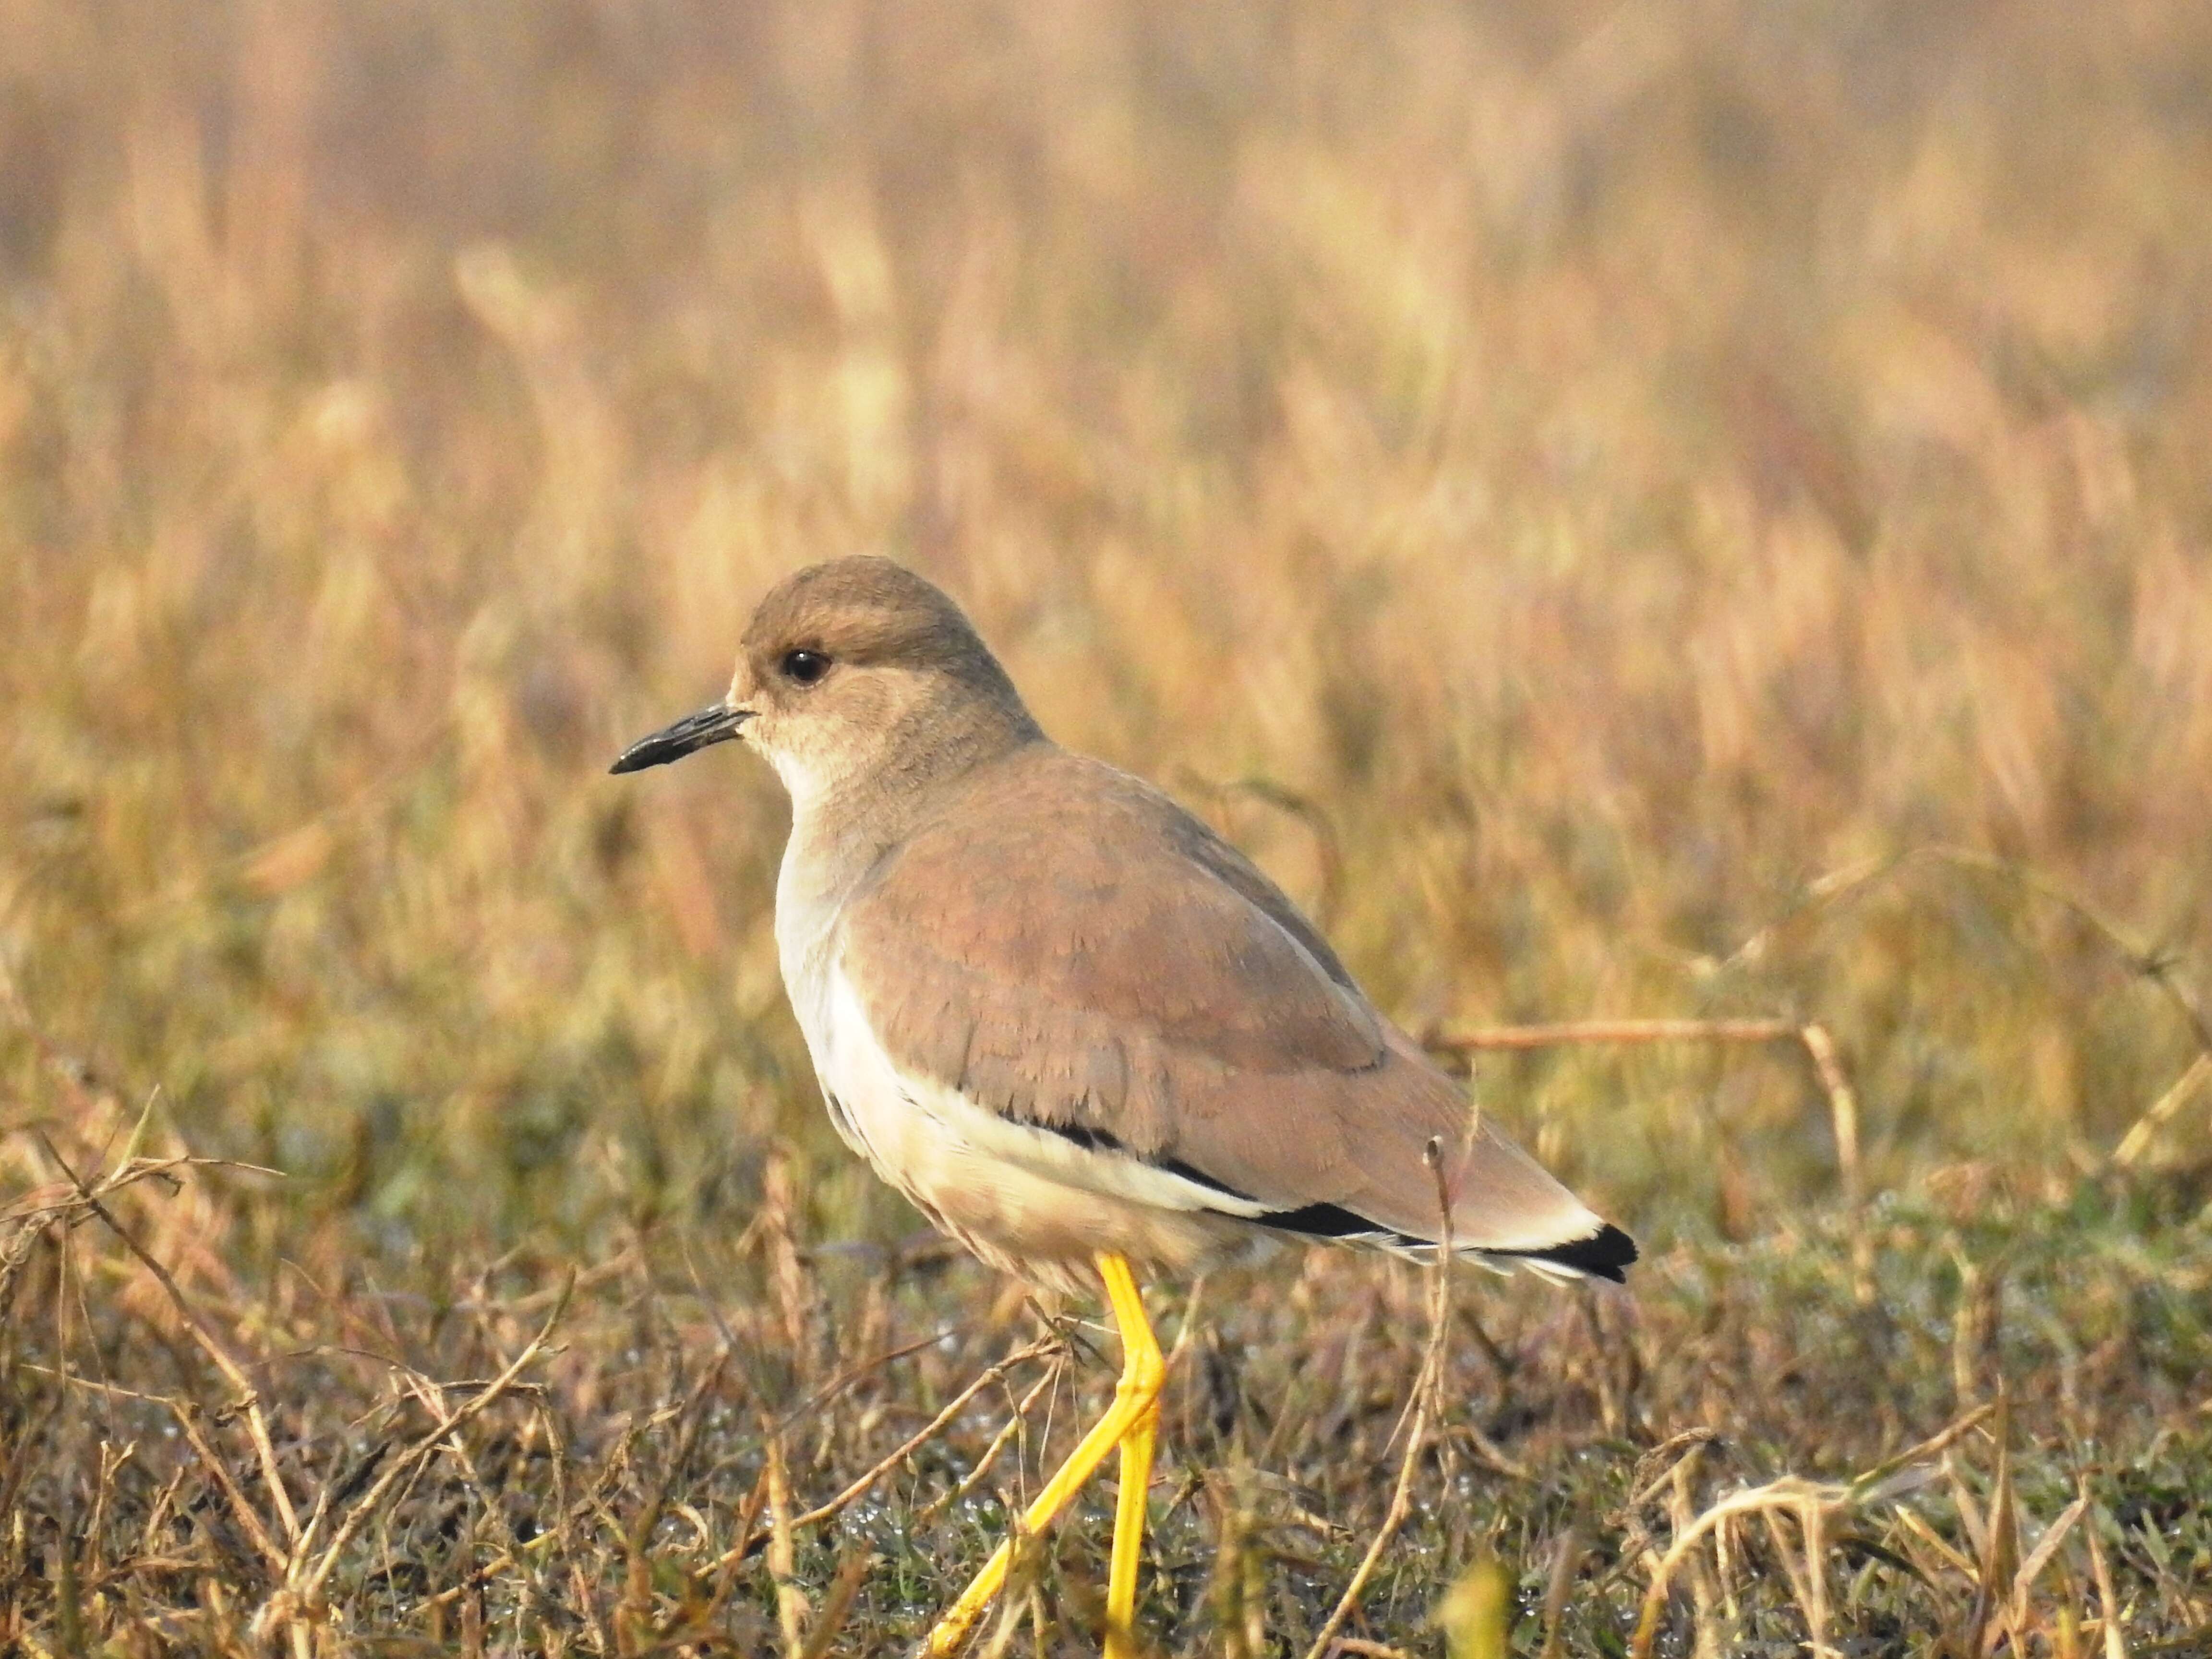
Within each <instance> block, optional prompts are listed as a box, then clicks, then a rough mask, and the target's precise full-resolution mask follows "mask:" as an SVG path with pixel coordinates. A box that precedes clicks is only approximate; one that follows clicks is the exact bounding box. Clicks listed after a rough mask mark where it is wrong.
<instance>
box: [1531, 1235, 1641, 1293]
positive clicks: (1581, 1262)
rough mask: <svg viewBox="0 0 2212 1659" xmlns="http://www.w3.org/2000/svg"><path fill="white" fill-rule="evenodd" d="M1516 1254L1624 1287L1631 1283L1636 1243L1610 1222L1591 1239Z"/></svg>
mask: <svg viewBox="0 0 2212 1659" xmlns="http://www.w3.org/2000/svg"><path fill="white" fill-rule="evenodd" d="M1514 1254H1515V1255H1521V1256H1524V1257H1527V1258H1528V1259H1529V1260H1531V1261H1553V1262H1557V1263H1558V1264H1559V1266H1560V1267H1571V1268H1573V1269H1574V1270H1575V1271H1576V1272H1577V1273H1588V1274H1589V1276H1590V1277H1591V1278H1592V1279H1611V1280H1612V1281H1613V1283H1614V1284H1616V1285H1625V1284H1626V1283H1627V1282H1628V1273H1627V1271H1626V1269H1627V1268H1628V1266H1629V1264H1630V1263H1632V1262H1633V1261H1635V1260H1636V1241H1635V1240H1634V1239H1632V1238H1631V1237H1629V1236H1628V1235H1627V1234H1626V1233H1625V1232H1623V1231H1620V1228H1618V1227H1616V1226H1614V1225H1613V1224H1612V1223H1611V1222H1610V1221H1608V1222H1607V1223H1606V1224H1605V1225H1603V1226H1601V1227H1600V1228H1599V1229H1598V1230H1597V1231H1595V1232H1594V1233H1592V1234H1591V1235H1590V1236H1589V1237H1588V1238H1577V1239H1576V1240H1574V1241H1573V1242H1571V1243H1566V1244H1554V1245H1553V1247H1552V1248H1551V1249H1548V1250H1516V1251H1515V1252H1514Z"/></svg>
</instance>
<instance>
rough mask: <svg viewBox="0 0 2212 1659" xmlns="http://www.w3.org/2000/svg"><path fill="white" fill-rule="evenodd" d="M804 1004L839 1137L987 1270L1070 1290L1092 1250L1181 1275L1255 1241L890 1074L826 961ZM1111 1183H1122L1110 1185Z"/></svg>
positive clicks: (1236, 1224) (1039, 1134)
mask: <svg viewBox="0 0 2212 1659" xmlns="http://www.w3.org/2000/svg"><path fill="white" fill-rule="evenodd" d="M809 1001H810V1002H811V1004H812V1006H810V1007H808V1008H805V1009H804V1010H802V1012H801V1013H800V1025H801V1028H802V1029H803V1030H805V1034H806V1039H807V1046H808V1048H809V1049H810V1051H811V1054H812V1055H813V1059H814V1067H815V1072H816V1074H817V1077H818V1079H820V1082H821V1085H822V1092H823V1097H824V1099H825V1100H826V1102H827V1103H828V1105H829V1115H830V1121H832V1123H833V1124H835V1126H836V1129H837V1133H838V1134H839V1135H840V1136H841V1137H842V1139H844V1141H845V1143H846V1144H847V1145H848V1146H851V1147H852V1148H853V1150H854V1151H855V1152H859V1153H860V1155H861V1156H862V1157H863V1158H866V1159H867V1160H868V1162H869V1164H871V1165H872V1166H873V1168H874V1169H875V1170H876V1172H877V1173H878V1175H880V1176H882V1177H883V1178H884V1180H885V1181H886V1182H889V1183H890V1185H891V1186H892V1187H894V1188H896V1189H897V1190H898V1191H899V1192H900V1193H901V1194H903V1195H904V1196H905V1198H906V1199H907V1200H908V1201H909V1202H910V1203H912V1204H913V1205H914V1206H915V1208H916V1209H918V1210H920V1211H921V1212H922V1213H923V1214H924V1215H925V1216H927V1217H928V1218H929V1220H930V1221H931V1223H932V1224H933V1225H935V1226H936V1227H937V1228H938V1229H939V1231H943V1232H945V1233H948V1234H950V1235H951V1237H954V1238H955V1239H957V1240H958V1241H959V1242H960V1243H962V1244H963V1245H965V1246H966V1247H967V1248H968V1249H970V1250H972V1251H973V1252H975V1255H979V1256H981V1258H982V1259H983V1260H984V1261H987V1262H988V1263H990V1264H991V1265H992V1266H993V1267H998V1268H1000V1269H1002V1270H1003V1271H1006V1272H1010V1273H1016V1274H1018V1275H1020V1276H1022V1277H1024V1278H1028V1279H1036V1280H1040V1281H1042V1282H1044V1283H1047V1284H1051V1285H1058V1286H1060V1287H1063V1288H1071V1289H1072V1288H1074V1287H1075V1286H1076V1285H1078V1284H1079V1282H1082V1281H1085V1280H1087V1279H1089V1277H1090V1264H1091V1261H1093V1260H1094V1259H1095V1258H1096V1257H1097V1255H1100V1254H1101V1253H1102V1252H1106V1251H1112V1252H1116V1253H1118V1254H1120V1255H1125V1256H1127V1257H1128V1258H1129V1259H1130V1260H1131V1261H1134V1262H1136V1263H1138V1264H1139V1266H1140V1267H1146V1268H1148V1269H1150V1270H1152V1271H1155V1272H1168V1273H1190V1272H1195V1271H1200V1270H1202V1269H1203V1268H1205V1267H1207V1266H1210V1265H1212V1264H1213V1263H1215V1262H1218V1261H1222V1260H1224V1259H1225V1258H1227V1257H1229V1256H1232V1255H1237V1254H1240V1253H1243V1252H1245V1251H1248V1250H1249V1249H1253V1248H1254V1247H1255V1245H1256V1244H1259V1243H1261V1239H1260V1237H1259V1236H1257V1235H1255V1233H1253V1231H1251V1230H1250V1229H1249V1228H1248V1227H1247V1226H1245V1225H1243V1224H1242V1218H1238V1217H1235V1216H1232V1215H1228V1214H1223V1213H1219V1212H1215V1211H1212V1210H1209V1209H1206V1208H1203V1207H1200V1206H1196V1205H1194V1204H1193V1203H1192V1202H1191V1201H1190V1199H1191V1194H1190V1193H1188V1192H1186V1191H1185V1190H1183V1188H1184V1183H1182V1182H1180V1181H1179V1180H1177V1179H1176V1178H1174V1177H1170V1176H1162V1175H1158V1174H1157V1173H1155V1172H1150V1171H1146V1170H1144V1169H1143V1168H1142V1166H1133V1167H1132V1168H1131V1169H1129V1170H1101V1169H1093V1168H1087V1167H1082V1168H1079V1167H1077V1165H1076V1163H1075V1160H1078V1159H1085V1158H1095V1157H1096V1156H1097V1155H1096V1154H1094V1153H1091V1152H1086V1151H1085V1149H1084V1148H1083V1147H1080V1146H1077V1145H1076V1144H1075V1143H1073V1142H1072V1141H1067V1140H1065V1139H1063V1138H1061V1137H1060V1136H1058V1135H1055V1134H1054V1133H1051V1132H1050V1131H1048V1130H1042V1129H1036V1128H1032V1127H1027V1126H1024V1125H1020V1124H1014V1123H1009V1122H1007V1121H1005V1120H1004V1119H1001V1118H1000V1117H999V1116H998V1115H996V1114H995V1113H993V1112H991V1111H989V1110H988V1109H986V1108H984V1107H982V1106H981V1105H979V1104H977V1103H975V1102H973V1101H970V1100H968V1099H967V1098H966V1097H964V1096H962V1095H960V1094H958V1093H957V1091H954V1090H952V1089H950V1088H948V1087H946V1086H945V1085H942V1084H937V1083H933V1082H929V1081H926V1080H921V1079H913V1078H908V1077H906V1076H904V1075H902V1073H901V1072H900V1070H899V1068H898V1066H896V1063H895V1062H894V1061H893V1060H891V1058H890V1054H887V1053H886V1052H885V1050H884V1047H883V1045H882V1043H881V1042H878V1040H877V1038H876V1036H875V1033H874V1032H873V1031H872V1030H871V1029H870V1028H869V1026H868V1024H867V1021H866V1017H865V1015H864V1014H863V1013H862V1012H861V1010H860V1002H859V1000H858V998H857V997H856V996H855V995H854V994H853V991H852V987H850V985H849V984H848V983H847V982H846V981H845V980H844V977H843V975H842V974H841V973H839V972H837V971H836V969H834V968H832V969H830V971H829V972H828V973H827V974H825V975H823V977H822V981H821V987H820V990H819V993H818V994H817V995H816V996H814V997H811V998H810V999H809ZM1063 1165H1064V1167H1062V1166H1063ZM1117 1182H1118V1183H1119V1184H1120V1185H1121V1187H1122V1188H1123V1190H1111V1189H1110V1188H1113V1187H1115V1185H1116V1184H1117ZM1102 1185H1103V1186H1105V1187H1107V1188H1109V1190H1099V1188H1100V1187H1101V1186H1102Z"/></svg>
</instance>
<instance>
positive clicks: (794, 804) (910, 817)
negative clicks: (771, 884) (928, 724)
mask: <svg viewBox="0 0 2212 1659" xmlns="http://www.w3.org/2000/svg"><path fill="white" fill-rule="evenodd" d="M1014 714H1016V715H1017V716H1018V718H1013V719H1002V720H993V721H989V722H984V721H977V722H975V723H974V724H972V725H970V726H966V727H964V728H963V727H955V728H951V729H948V728H947V727H946V726H944V725H942V724H940V725H939V726H936V727H935V729H934V731H933V736H932V740H931V741H930V742H928V743H927V744H916V743H908V742H902V741H901V738H902V733H900V732H896V731H894V732H888V733H885V734H884V736H885V738H886V739H887V740H886V741H885V742H884V744H883V745H882V747H881V750H880V751H879V752H878V755H877V756H876V757H873V758H872V762H871V763H868V764H866V765H862V766H856V767H854V768H851V769H844V770H841V771H839V772H836V773H831V774H827V775H821V774H817V775H813V776H811V777H809V778H806V779H804V780H793V779H789V778H787V780H786V782H787V784H788V785H790V786H791V840H790V842H789V844H788V845H787V847H786V848H785V850H784V867H783V874H782V877H781V880H780V881H779V883H778V885H777V890H776V906H777V909H778V912H779V923H778V925H779V927H781V925H782V922H781V912H783V911H784V910H785V909H786V908H787V907H803V908H805V909H807V910H810V911H831V910H834V909H836V908H837V907H838V906H840V905H842V903H843V902H844V900H845V899H846V897H847V896H849V895H850V893H851V892H852V890H854V888H855V887H857V886H858V885H859V884H860V883H861V882H862V881H864V880H865V879H866V878H867V875H868V872H870V871H871V870H872V869H873V868H875V866H876V865H877V864H878V862H879V861H880V860H882V858H883V856H884V854H885V853H886V852H888V851H889V850H890V849H891V848H896V847H897V846H899V845H900V844H901V843H902V842H905V841H906V839H907V838H908V836H911V835H913V834H914V833H915V830H917V829H920V828H921V827H922V826H923V825H924V824H926V823H928V822H929V821H930V820H931V819H933V818H934V817H937V815H938V814H939V813H940V812H942V811H944V810H945V807H946V806H947V805H948V804H950V803H951V801H952V800H954V799H957V798H958V797H959V796H961V795H963V794H964V793H967V791H968V790H969V787H972V785H973V784H974V782H975V780H976V779H977V778H978V777H980V776H981V775H984V774H986V773H988V772H990V771H992V770H994V769H996V768H997V767H998V766H1000V764H1002V763H1005V761H1006V759H1007V758H1008V757H1011V756H1012V755H1014V754H1016V753H1017V752H1018V751H1020V750H1026V749H1028V748H1030V747H1032V746H1034V745H1036V744H1045V743H1048V742H1049V739H1048V738H1046V737H1045V736H1044V734H1043V733H1042V732H1041V731H1039V730H1038V728H1037V726H1036V722H1035V721H1034V720H1030V717H1029V715H1028V714H1027V712H1026V711H1025V710H1021V709H1019V708H1017V709H1016V710H1015V711H1014Z"/></svg>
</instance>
